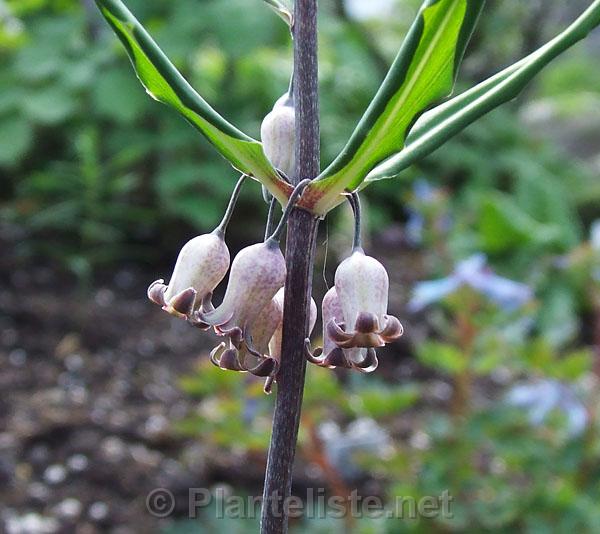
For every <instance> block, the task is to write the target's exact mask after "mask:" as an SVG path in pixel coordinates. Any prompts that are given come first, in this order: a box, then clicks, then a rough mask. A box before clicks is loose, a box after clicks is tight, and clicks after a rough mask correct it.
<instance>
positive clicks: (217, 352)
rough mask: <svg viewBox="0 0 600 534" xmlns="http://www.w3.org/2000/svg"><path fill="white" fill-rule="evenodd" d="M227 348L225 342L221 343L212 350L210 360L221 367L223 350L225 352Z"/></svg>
mask: <svg viewBox="0 0 600 534" xmlns="http://www.w3.org/2000/svg"><path fill="white" fill-rule="evenodd" d="M225 348H226V345H225V343H219V344H218V345H217V346H216V347H215V348H214V349H213V350H211V351H210V361H211V362H212V364H213V365H216V366H217V367H221V365H220V364H219V360H220V359H221V355H222V354H223V352H225Z"/></svg>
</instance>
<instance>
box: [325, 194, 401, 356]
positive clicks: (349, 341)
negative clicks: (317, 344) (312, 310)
mask: <svg viewBox="0 0 600 534" xmlns="http://www.w3.org/2000/svg"><path fill="white" fill-rule="evenodd" d="M350 199H351V205H352V209H353V210H354V217H355V230H354V245H353V250H352V254H351V255H350V257H348V258H346V259H345V260H344V261H343V262H342V263H341V264H340V265H339V266H338V268H337V270H336V272H335V288H336V292H337V298H338V299H339V305H340V307H341V311H342V318H340V319H337V318H333V319H331V320H329V321H328V322H327V323H324V325H325V328H326V329H327V334H328V336H329V337H330V338H331V339H332V340H333V341H334V342H335V344H336V345H337V346H338V347H340V348H343V349H350V348H361V347H362V348H373V347H382V346H383V345H385V344H386V343H390V342H392V341H394V340H396V339H398V338H399V337H400V336H401V335H402V333H403V329H402V325H401V324H400V321H399V320H398V319H397V318H396V317H394V316H392V315H388V314H387V305H388V290H389V279H388V274H387V272H386V270H385V267H384V266H383V265H382V264H381V263H380V262H379V261H377V260H376V259H375V258H372V257H371V256H367V255H365V253H364V251H363V249H362V246H361V238H360V225H361V213H360V201H359V199H358V195H357V194H356V193H353V194H352V196H351V197H350Z"/></svg>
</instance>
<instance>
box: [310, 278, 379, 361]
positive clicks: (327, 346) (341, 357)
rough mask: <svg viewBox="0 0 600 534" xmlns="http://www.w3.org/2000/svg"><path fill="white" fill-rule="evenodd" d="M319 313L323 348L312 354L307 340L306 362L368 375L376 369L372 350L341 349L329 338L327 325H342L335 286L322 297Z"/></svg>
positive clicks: (370, 348) (341, 315)
mask: <svg viewBox="0 0 600 534" xmlns="http://www.w3.org/2000/svg"><path fill="white" fill-rule="evenodd" d="M321 311H322V315H323V348H322V349H316V351H315V353H314V354H313V353H312V352H311V350H310V341H309V340H308V339H307V340H306V356H307V359H308V361H310V362H311V363H314V364H316V365H319V366H321V367H328V368H330V369H333V368H335V367H344V368H347V369H355V370H357V371H361V372H363V373H369V372H372V371H374V370H375V369H377V366H378V361H377V355H376V354H375V349H374V348H372V347H369V348H365V347H360V348H357V347H355V348H341V347H339V346H338V345H337V344H336V342H335V341H334V340H333V338H332V337H331V335H330V332H329V330H330V329H329V327H328V325H329V324H332V323H335V324H341V325H343V324H344V315H343V312H342V306H341V303H340V299H339V298H338V293H337V289H336V288H335V286H334V287H332V288H331V289H330V290H329V291H327V293H326V294H325V296H324V297H323V303H322V308H321Z"/></svg>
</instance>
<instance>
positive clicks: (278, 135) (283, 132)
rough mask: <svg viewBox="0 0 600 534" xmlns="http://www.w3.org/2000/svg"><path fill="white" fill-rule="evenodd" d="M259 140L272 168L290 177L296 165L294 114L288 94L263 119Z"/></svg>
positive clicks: (291, 100) (291, 99)
mask: <svg viewBox="0 0 600 534" xmlns="http://www.w3.org/2000/svg"><path fill="white" fill-rule="evenodd" d="M260 138H261V141H262V144H263V150H264V152H265V155H266V156H267V158H268V159H269V161H270V162H271V164H272V165H273V167H275V168H276V169H277V170H279V171H281V172H282V173H283V174H285V175H286V176H292V175H293V173H294V166H295V164H296V160H295V153H294V141H295V138H296V114H295V112H294V101H293V98H292V94H291V93H290V92H287V93H286V94H284V95H283V96H282V97H281V98H279V99H278V100H277V102H275V105H274V106H273V110H272V111H271V112H270V113H269V114H268V115H267V116H266V117H265V118H264V120H263V122H262V124H261V127H260Z"/></svg>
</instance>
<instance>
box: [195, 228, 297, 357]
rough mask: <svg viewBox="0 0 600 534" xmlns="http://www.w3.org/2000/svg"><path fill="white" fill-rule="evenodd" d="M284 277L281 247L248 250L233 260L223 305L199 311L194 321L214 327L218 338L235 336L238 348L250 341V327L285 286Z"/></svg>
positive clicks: (271, 243)
mask: <svg viewBox="0 0 600 534" xmlns="http://www.w3.org/2000/svg"><path fill="white" fill-rule="evenodd" d="M285 276H286V267H285V259H284V257H283V254H282V253H281V250H280V248H279V244H278V243H276V242H274V241H271V240H267V241H265V242H264V243H257V244H255V245H251V246H249V247H246V248H245V249H243V250H242V251H240V252H239V253H238V255H237V256H236V257H235V259H234V260H233V263H232V265H231V273H230V275H229V283H228V284H227V290H226V292H225V297H224V298H223V302H222V303H221V305H220V306H219V307H218V308H216V309H212V310H210V311H205V310H204V309H202V310H200V311H199V312H197V313H196V315H195V319H196V320H198V321H200V322H202V323H205V324H207V325H210V326H214V327H215V331H216V332H217V334H219V335H229V336H232V339H233V340H234V341H236V340H237V343H236V345H239V344H240V343H241V342H242V340H244V339H247V338H248V331H249V327H250V326H251V325H252V324H253V323H254V321H255V320H256V319H257V317H258V315H259V313H260V312H261V311H262V310H263V308H265V306H266V305H267V304H268V303H269V302H270V301H271V299H272V298H273V297H274V296H275V293H277V290H278V289H279V288H280V287H282V286H283V284H284V283H285ZM238 348H239V346H238Z"/></svg>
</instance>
